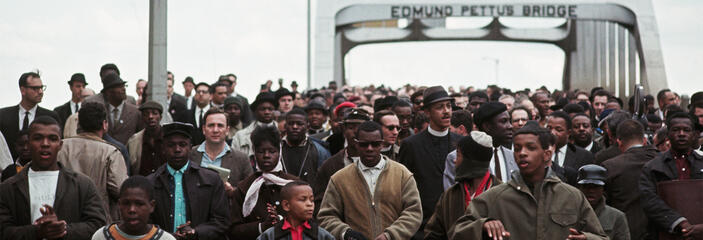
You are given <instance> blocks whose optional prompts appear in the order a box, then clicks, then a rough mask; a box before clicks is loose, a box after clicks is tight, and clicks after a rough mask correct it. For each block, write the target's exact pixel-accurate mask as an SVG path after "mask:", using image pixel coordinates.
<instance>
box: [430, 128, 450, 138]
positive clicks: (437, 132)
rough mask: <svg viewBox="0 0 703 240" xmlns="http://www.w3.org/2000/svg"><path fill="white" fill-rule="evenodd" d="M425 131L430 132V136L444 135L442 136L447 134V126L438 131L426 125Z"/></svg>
mask: <svg viewBox="0 0 703 240" xmlns="http://www.w3.org/2000/svg"><path fill="white" fill-rule="evenodd" d="M427 132H429V133H430V134H432V136H435V137H444V136H447V134H449V128H447V129H445V130H444V131H441V132H440V131H436V130H434V129H432V127H430V126H427Z"/></svg>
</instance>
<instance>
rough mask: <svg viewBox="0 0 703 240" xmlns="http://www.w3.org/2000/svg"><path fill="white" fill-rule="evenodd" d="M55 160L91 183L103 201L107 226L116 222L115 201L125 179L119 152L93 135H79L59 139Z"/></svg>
mask: <svg viewBox="0 0 703 240" xmlns="http://www.w3.org/2000/svg"><path fill="white" fill-rule="evenodd" d="M57 160H58V161H59V162H60V163H62V164H63V165H64V166H65V167H66V168H68V169H71V170H73V171H75V172H78V173H82V174H85V175H86V176H88V177H89V178H90V179H91V180H93V183H94V184H95V186H96V188H97V191H98V195H100V198H101V199H102V200H103V207H104V209H105V211H106V213H107V214H106V215H107V221H108V223H111V222H114V221H116V220H118V219H119V209H118V206H117V199H118V198H119V197H120V186H122V182H124V180H126V179H127V177H128V176H127V166H125V161H124V158H123V157H122V153H120V151H119V150H118V149H117V148H116V147H115V146H113V145H112V144H110V143H108V142H106V141H104V140H103V139H102V138H100V137H98V136H97V135H95V134H93V133H88V132H85V133H80V134H78V136H76V137H72V138H67V139H64V140H63V146H62V147H61V150H60V151H59V153H58V155H57Z"/></svg>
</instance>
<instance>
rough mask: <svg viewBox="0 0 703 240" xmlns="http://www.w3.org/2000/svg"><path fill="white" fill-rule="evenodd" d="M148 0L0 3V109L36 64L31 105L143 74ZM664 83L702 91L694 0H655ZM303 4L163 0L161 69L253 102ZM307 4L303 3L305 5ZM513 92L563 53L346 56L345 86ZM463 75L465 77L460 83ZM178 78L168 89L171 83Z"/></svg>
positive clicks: (403, 50)
mask: <svg viewBox="0 0 703 240" xmlns="http://www.w3.org/2000/svg"><path fill="white" fill-rule="evenodd" d="M148 3H149V1H147V0H121V1H94V0H84V1H78V0H67V1H0V66H1V67H0V79H2V83H3V84H4V87H2V88H0V106H9V105H15V104H17V103H18V102H19V100H20V94H19V89H18V86H17V80H18V79H19V76H20V75H21V74H22V73H23V72H27V71H33V70H36V69H39V70H40V71H41V73H42V80H43V81H44V84H45V85H48V89H47V91H46V92H45V95H44V101H43V103H41V104H40V105H42V106H44V107H46V108H54V107H56V106H58V105H61V104H63V103H65V102H66V101H68V100H69V98H70V92H69V90H68V85H67V84H66V81H68V79H69V78H70V76H71V75H72V74H73V73H76V72H82V73H85V75H86V78H87V79H88V83H89V86H88V87H90V88H93V89H95V90H100V89H101V88H102V85H101V83H100V80H99V77H98V71H99V68H100V66H101V65H102V64H104V63H108V62H112V63H115V64H117V66H118V67H119V68H120V71H121V73H122V78H123V79H124V80H125V81H128V83H129V85H130V86H129V87H128V94H130V95H135V92H134V84H135V83H136V81H137V80H138V79H140V78H146V77H147V70H148V66H147V63H148V26H149V24H148V20H149V6H148ZM654 4H655V13H656V14H657V21H658V24H659V31H660V32H659V33H660V36H661V39H660V40H661V43H662V49H663V54H664V60H665V67H666V71H667V77H668V82H669V87H670V88H672V89H673V90H674V91H677V92H680V93H685V94H691V93H693V92H695V91H700V90H701V89H703V88H702V87H700V86H701V83H702V82H703V74H700V73H699V72H697V71H696V70H698V69H700V66H701V63H703V61H702V60H703V45H701V44H700V39H701V37H703V24H699V22H700V21H699V19H698V18H699V14H698V12H699V11H700V10H701V9H703V8H702V7H703V1H697V0H677V1H654ZM305 8H306V6H305V1H302V0H299V1H290V0H266V1H249V0H205V1H183V0H171V1H169V2H168V21H169V22H168V68H169V70H171V71H172V72H174V74H175V77H176V80H177V82H178V83H180V81H182V80H183V79H184V78H185V77H186V76H192V77H193V78H195V80H196V82H199V81H205V82H213V81H215V80H216V79H217V76H219V75H220V74H224V73H230V72H232V73H235V74H237V75H238V76H239V79H240V81H239V85H238V86H237V91H238V92H240V93H242V94H243V95H245V96H247V97H249V98H250V101H251V100H253V98H254V96H255V95H256V93H257V92H258V89H259V85H260V84H262V83H263V82H264V81H266V80H267V79H272V80H274V82H275V81H276V79H278V78H279V77H280V78H284V79H285V80H286V82H285V85H286V86H288V85H289V84H290V81H291V80H297V81H298V83H300V84H301V85H302V87H305V86H304V85H305V79H306V68H305V63H306V51H305V44H306V38H305V31H306V20H305V14H306V9H305ZM313 13H314V12H313ZM488 58H495V59H499V60H500V67H499V72H498V82H497V83H498V84H500V85H504V86H509V87H510V88H513V89H518V88H524V87H537V86H538V85H546V86H548V87H550V88H560V87H561V86H560V82H561V77H562V76H561V75H562V68H563V64H564V63H563V60H564V54H563V52H561V51H560V50H559V49H558V48H556V47H554V46H551V45H546V44H525V43H509V42H431V43H393V44H377V45H367V46H361V47H357V48H355V49H353V50H352V51H351V52H350V54H349V55H347V77H348V78H349V79H350V81H351V83H352V84H355V85H356V84H359V85H365V84H369V83H375V84H379V83H386V84H387V85H391V86H401V85H403V84H405V83H412V84H422V85H432V84H442V85H444V86H445V87H448V86H455V87H458V86H459V85H465V86H468V85H473V86H477V87H485V85H486V83H487V81H491V82H493V81H494V79H495V77H496V76H495V66H494V63H493V62H492V61H491V60H487V59H488ZM467 79H469V82H467ZM181 89H182V88H181V86H180V84H176V91H177V92H182V90H181Z"/></svg>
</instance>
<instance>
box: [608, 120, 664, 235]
mask: <svg viewBox="0 0 703 240" xmlns="http://www.w3.org/2000/svg"><path fill="white" fill-rule="evenodd" d="M617 131H618V134H617V136H618V137H617V139H618V146H619V147H620V149H621V151H622V154H620V155H618V156H617V157H614V158H611V159H609V160H606V161H605V162H603V167H605V168H606V169H607V170H608V174H607V178H606V181H605V183H606V185H607V186H608V187H607V188H606V192H605V193H606V196H607V198H606V200H607V203H608V205H610V206H612V207H614V208H617V209H619V210H620V211H623V212H624V213H625V215H626V216H627V223H628V225H629V226H630V236H631V238H632V239H647V238H648V237H647V216H646V215H645V214H644V210H643V209H642V202H641V201H640V190H639V187H638V181H639V179H640V174H641V173H642V167H644V165H645V164H646V163H647V162H649V161H650V160H652V159H654V157H656V156H657V151H656V149H654V148H652V147H651V146H645V143H646V141H645V139H644V137H643V136H644V128H643V127H642V124H640V123H639V122H637V121H636V120H631V119H630V120H626V121H624V122H622V123H620V125H619V126H618V129H617Z"/></svg>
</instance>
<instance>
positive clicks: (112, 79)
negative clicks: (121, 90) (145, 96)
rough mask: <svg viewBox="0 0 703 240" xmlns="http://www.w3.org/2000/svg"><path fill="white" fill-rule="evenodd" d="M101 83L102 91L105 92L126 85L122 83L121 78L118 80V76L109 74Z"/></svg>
mask: <svg viewBox="0 0 703 240" xmlns="http://www.w3.org/2000/svg"><path fill="white" fill-rule="evenodd" d="M102 82H103V90H102V91H105V90H107V89H110V88H113V87H117V86H120V85H124V84H125V83H127V82H125V81H122V78H120V76H119V75H117V74H116V73H110V74H107V75H105V77H104V78H103V79H102Z"/></svg>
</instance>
